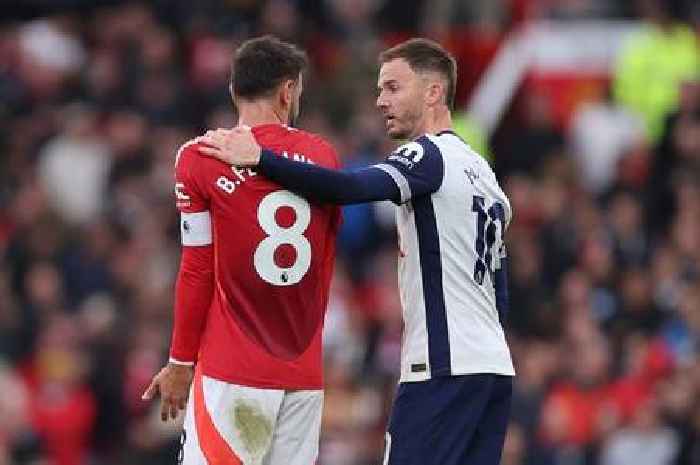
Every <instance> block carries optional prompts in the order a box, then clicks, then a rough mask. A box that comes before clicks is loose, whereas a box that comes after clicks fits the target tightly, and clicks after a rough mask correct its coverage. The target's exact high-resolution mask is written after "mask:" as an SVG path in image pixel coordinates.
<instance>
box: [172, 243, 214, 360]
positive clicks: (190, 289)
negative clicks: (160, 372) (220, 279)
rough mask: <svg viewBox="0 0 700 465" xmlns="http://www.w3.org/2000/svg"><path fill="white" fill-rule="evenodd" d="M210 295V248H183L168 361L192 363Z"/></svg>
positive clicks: (212, 284) (195, 356) (212, 278)
mask: <svg viewBox="0 0 700 465" xmlns="http://www.w3.org/2000/svg"><path fill="white" fill-rule="evenodd" d="M213 295H214V250H213V247H212V246H211V245H209V246H203V247H183V249H182V259H181V262H180V271H179V272H178V277H177V282H176V284H175V321H174V324H173V337H172V342H171V346H170V359H171V360H173V361H176V362H180V363H194V362H195V361H196V359H197V354H198V352H199V344H200V340H201V337H202V332H203V331H204V326H205V324H206V320H207V313H208V312H209V307H210V305H211V300H212V297H213Z"/></svg>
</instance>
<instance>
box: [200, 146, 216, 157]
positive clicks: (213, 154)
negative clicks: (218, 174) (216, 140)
mask: <svg viewBox="0 0 700 465" xmlns="http://www.w3.org/2000/svg"><path fill="white" fill-rule="evenodd" d="M199 153H203V154H204V155H209V156H210V157H216V158H218V156H219V155H220V154H221V150H220V149H218V148H214V147H200V148H199Z"/></svg>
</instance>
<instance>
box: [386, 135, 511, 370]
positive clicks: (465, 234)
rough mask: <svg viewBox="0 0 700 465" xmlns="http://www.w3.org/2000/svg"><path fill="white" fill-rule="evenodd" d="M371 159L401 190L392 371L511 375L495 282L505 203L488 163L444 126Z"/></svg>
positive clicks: (502, 252)
mask: <svg viewBox="0 0 700 465" xmlns="http://www.w3.org/2000/svg"><path fill="white" fill-rule="evenodd" d="M375 167H377V168H379V169H382V170H384V171H385V172H386V173H388V174H389V175H390V176H391V177H392V179H393V180H394V182H395V183H396V185H397V186H398V188H399V190H400V193H401V203H400V205H399V206H398V208H397V227H398V233H399V247H400V257H399V288H400V294H401V304H402V309H403V318H404V335H403V345H402V351H401V378H400V381H401V382H406V381H423V380H427V379H430V378H431V377H435V376H449V375H463V374H474V373H494V374H501V375H514V374H515V372H514V369H513V364H512V361H511V356H510V351H509V349H508V346H507V343H506V339H505V336H504V333H503V328H502V326H501V322H500V319H501V318H500V315H499V312H498V309H497V305H496V291H495V287H496V281H497V280H496V279H495V276H496V275H497V273H498V270H499V268H500V266H501V261H502V259H503V258H505V246H504V242H503V233H504V231H505V229H506V228H507V226H508V224H509V223H510V220H511V217H512V211H511V207H510V202H509V201H508V198H507V197H506V195H505V194H504V193H503V191H502V190H501V188H500V186H499V185H498V182H497V181H496V177H495V175H494V173H493V171H492V170H491V168H490V167H489V165H488V163H487V162H486V161H485V160H484V159H483V158H481V157H480V156H479V155H477V154H476V153H475V152H474V151H473V150H472V149H471V148H470V147H469V146H468V145H467V144H466V143H465V142H464V141H463V140H462V139H460V138H459V137H458V136H457V135H456V134H455V133H454V132H452V131H444V132H441V133H439V134H437V135H432V134H426V135H424V136H422V137H419V138H418V139H416V140H415V141H413V142H410V143H408V144H406V145H403V146H402V147H400V148H399V149H397V150H396V151H395V152H394V153H392V154H391V155H390V156H389V157H387V159H386V160H385V161H384V162H383V163H381V164H378V165H375Z"/></svg>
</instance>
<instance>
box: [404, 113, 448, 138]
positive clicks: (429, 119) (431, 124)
mask: <svg viewBox="0 0 700 465" xmlns="http://www.w3.org/2000/svg"><path fill="white" fill-rule="evenodd" d="M420 129H421V130H420V131H419V133H418V134H414V137H413V139H415V138H417V137H420V136H422V135H423V134H438V133H440V132H443V131H449V130H451V129H452V115H451V114H450V110H449V109H448V108H447V107H439V108H431V109H428V110H427V111H426V113H425V121H424V122H423V125H422V127H421V128H420Z"/></svg>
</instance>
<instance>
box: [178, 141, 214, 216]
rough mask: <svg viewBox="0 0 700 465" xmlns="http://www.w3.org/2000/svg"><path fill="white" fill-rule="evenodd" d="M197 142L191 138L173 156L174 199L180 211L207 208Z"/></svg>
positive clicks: (192, 211)
mask: <svg viewBox="0 0 700 465" xmlns="http://www.w3.org/2000/svg"><path fill="white" fill-rule="evenodd" d="M197 147H198V144H197V142H196V141H194V140H192V141H190V142H187V143H186V144H185V145H183V146H182V147H181V148H180V150H178V152H177V156H176V158H175V200H176V206H177V209H178V210H180V212H182V213H196V212H201V211H206V210H209V196H208V194H207V193H206V190H205V189H203V188H202V181H203V180H202V179H201V169H200V168H201V167H200V166H198V164H197V161H198V158H200V156H199V154H198V152H197V150H198V148H197Z"/></svg>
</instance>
